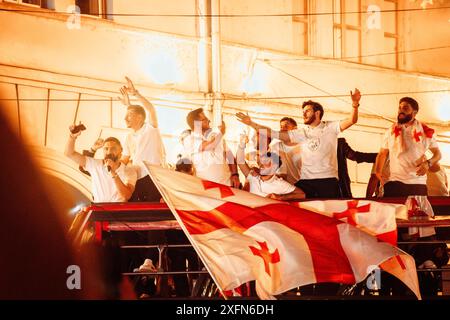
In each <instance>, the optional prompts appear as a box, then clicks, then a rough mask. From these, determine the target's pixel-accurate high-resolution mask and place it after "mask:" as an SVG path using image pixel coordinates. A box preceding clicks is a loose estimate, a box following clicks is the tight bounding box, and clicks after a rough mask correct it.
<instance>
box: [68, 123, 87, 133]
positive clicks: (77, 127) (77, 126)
mask: <svg viewBox="0 0 450 320" xmlns="http://www.w3.org/2000/svg"><path fill="white" fill-rule="evenodd" d="M83 130H86V127H85V126H84V124H82V123H80V124H79V125H76V126H75V127H74V128H73V129H72V130H70V132H71V133H72V134H75V133H78V132H80V131H83Z"/></svg>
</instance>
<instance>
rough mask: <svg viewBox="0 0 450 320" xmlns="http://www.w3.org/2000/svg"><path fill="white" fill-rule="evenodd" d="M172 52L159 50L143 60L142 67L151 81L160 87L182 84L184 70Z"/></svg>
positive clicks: (147, 55)
mask: <svg viewBox="0 0 450 320" xmlns="http://www.w3.org/2000/svg"><path fill="white" fill-rule="evenodd" d="M178 64H179V63H178V60H177V58H176V56H175V55H174V54H173V53H171V52H170V50H167V49H166V50H162V49H161V50H158V51H155V52H152V53H150V54H146V55H144V56H143V58H142V66H143V69H144V70H145V72H146V73H147V74H148V76H149V78H150V79H151V81H152V82H153V83H155V84H158V85H165V86H169V85H175V84H177V83H180V82H182V74H181V71H180V70H182V68H180V67H179V65H178Z"/></svg>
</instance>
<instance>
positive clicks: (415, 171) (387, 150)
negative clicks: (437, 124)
mask: <svg viewBox="0 0 450 320" xmlns="http://www.w3.org/2000/svg"><path fill="white" fill-rule="evenodd" d="M418 111H419V104H418V103H417V101H416V100H414V99H413V98H410V97H404V98H401V99H400V102H399V108H398V116H397V123H394V124H393V125H392V127H391V128H389V129H388V130H387V131H386V133H385V134H384V138H383V143H382V146H381V149H380V152H379V153H378V156H377V162H376V169H375V173H376V175H377V177H378V178H379V179H381V176H382V169H383V166H384V163H385V161H386V158H387V156H389V159H390V164H389V169H390V176H389V179H388V182H387V183H386V184H385V185H384V197H405V196H409V195H424V196H426V195H427V185H426V182H427V177H426V174H427V172H428V170H429V169H430V168H431V167H433V166H434V165H435V164H436V163H437V162H438V161H439V160H440V159H441V152H440V151H439V147H438V145H437V142H436V139H435V138H434V136H433V134H434V130H433V129H431V128H429V127H427V126H426V125H425V124H423V123H421V122H419V121H418V120H416V115H417V113H418ZM427 150H430V151H431V153H432V154H433V156H432V157H431V158H430V159H428V160H427V159H426V157H425V152H426V151H427Z"/></svg>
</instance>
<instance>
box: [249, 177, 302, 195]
mask: <svg viewBox="0 0 450 320" xmlns="http://www.w3.org/2000/svg"><path fill="white" fill-rule="evenodd" d="M247 180H248V183H249V184H250V192H251V193H253V194H257V195H258V196H261V197H266V196H267V195H269V194H271V193H274V194H288V193H291V192H293V191H294V190H295V186H293V185H292V184H290V183H289V182H287V181H285V180H283V179H282V178H280V177H277V176H276V175H274V176H273V177H272V178H270V179H269V180H267V181H263V180H261V176H259V175H258V176H256V177H254V176H252V175H251V174H249V175H248V176H247Z"/></svg>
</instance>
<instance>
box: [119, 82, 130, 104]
mask: <svg viewBox="0 0 450 320" xmlns="http://www.w3.org/2000/svg"><path fill="white" fill-rule="evenodd" d="M120 93H121V94H122V96H121V97H117V98H118V99H119V100H120V102H122V103H123V104H124V105H126V106H129V105H130V97H129V96H128V90H127V87H126V86H123V87H121V88H120Z"/></svg>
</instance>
